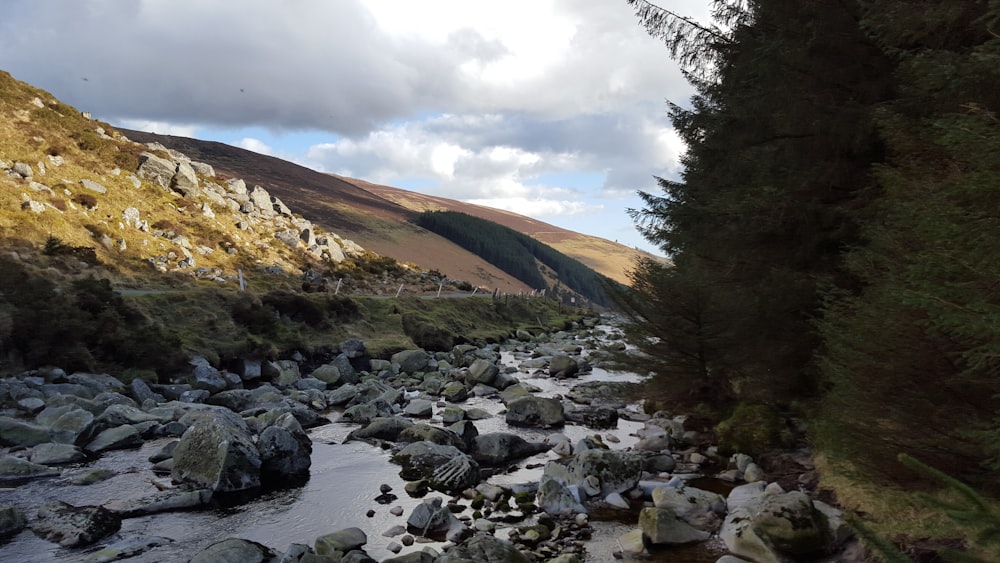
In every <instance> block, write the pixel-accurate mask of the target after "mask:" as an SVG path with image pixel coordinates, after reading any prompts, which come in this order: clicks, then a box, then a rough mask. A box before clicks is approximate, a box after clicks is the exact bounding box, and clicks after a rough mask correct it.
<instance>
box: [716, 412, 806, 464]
mask: <svg viewBox="0 0 1000 563" xmlns="http://www.w3.org/2000/svg"><path fill="white" fill-rule="evenodd" d="M715 434H716V437H717V438H718V441H719V451H720V452H722V453H723V454H733V453H746V454H750V455H754V456H757V455H760V454H762V453H766V452H769V451H773V450H775V449H778V448H780V447H782V446H788V445H790V444H788V437H789V433H788V430H787V429H786V427H785V423H784V420H783V419H782V417H781V415H780V413H778V412H777V411H775V410H774V409H773V408H772V407H769V406H767V405H760V404H757V405H751V404H740V405H738V406H737V407H736V410H734V411H733V414H732V415H731V416H730V417H729V418H727V419H726V420H723V421H722V422H720V423H719V424H718V426H716V427H715Z"/></svg>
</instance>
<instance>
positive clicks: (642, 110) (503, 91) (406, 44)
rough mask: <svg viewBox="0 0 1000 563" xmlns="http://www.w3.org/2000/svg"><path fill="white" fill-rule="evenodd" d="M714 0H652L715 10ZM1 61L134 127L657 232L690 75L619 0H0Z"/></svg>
mask: <svg viewBox="0 0 1000 563" xmlns="http://www.w3.org/2000/svg"><path fill="white" fill-rule="evenodd" d="M707 3H708V0H662V2H661V3H660V5H662V6H664V7H668V8H671V9H673V10H676V11H678V12H681V13H684V14H689V15H691V16H693V17H696V18H697V19H700V20H702V21H706V20H707V16H706V14H707ZM3 11H4V13H3V17H2V18H0V69H2V70H6V71H8V72H10V73H11V74H12V75H13V76H14V77H15V78H17V79H19V80H23V81H26V82H29V83H31V84H32V85H34V86H38V87H40V88H44V89H46V90H48V91H49V92H52V93H53V94H54V95H55V96H56V97H58V98H59V99H61V100H62V101H64V102H66V103H69V104H71V105H73V106H76V107H77V108H79V109H81V110H84V111H90V112H91V113H93V114H94V116H95V117H98V118H99V119H102V120H104V121H108V122H110V123H112V124H113V125H118V126H122V127H127V128H133V129H141V130H146V131H154V132H157V133H169V134H174V135H184V136H189V137H196V138H199V139H208V140H215V141H221V142H225V143H228V144H232V145H238V146H241V147H244V148H247V149H251V150H254V151H257V152H260V153H265V154H270V155H274V156H278V157H281V158H285V159H287V160H291V161H294V162H297V163H300V164H303V165H306V166H309V167H311V168H314V169H317V170H320V171H325V172H335V173H338V174H344V175H348V176H353V177H357V178H362V179H365V180H368V181H372V182H377V183H384V184H388V185H393V186H398V187H402V188H406V189H411V190H414V191H419V192H422V193H427V194H431V195H437V196H442V197H449V198H453V199H459V200H463V201H470V202H474V203H480V204H483V205H489V206H492V207H500V208H503V209H509V210H512V211H515V212H517V213H521V214H524V215H528V216H531V217H535V218H537V219H541V220H543V221H547V222H549V223H552V224H555V225H558V226H561V227H565V228H569V229H572V230H576V231H580V232H584V233H588V234H593V235H597V236H601V237H604V238H607V239H610V240H618V241H620V242H622V243H625V244H628V245H632V246H638V247H640V248H644V249H647V250H655V249H653V248H652V247H651V246H650V245H649V244H648V243H646V242H645V241H644V240H643V239H642V238H641V236H639V235H638V233H636V232H635V229H634V227H633V225H632V223H631V220H630V218H629V217H628V215H627V213H626V209H627V208H630V207H633V208H634V207H641V202H640V201H639V199H638V198H637V197H636V195H635V192H636V191H637V190H647V191H656V185H655V181H654V179H653V176H654V175H655V176H662V177H668V178H675V177H676V175H677V173H678V156H679V154H680V153H681V151H683V144H682V143H681V142H680V141H679V140H678V139H677V137H676V136H675V135H674V133H673V131H672V130H671V128H670V123H669V121H668V120H667V119H666V103H665V102H666V101H667V100H670V101H673V102H678V103H684V104H686V103H687V100H688V98H689V97H690V95H691V90H690V88H689V86H688V85H687V84H686V83H685V81H684V80H683V78H682V77H681V75H680V73H679V71H678V70H677V68H676V65H674V63H673V62H672V61H671V60H670V58H669V57H668V54H667V50H666V47H664V46H663V45H662V44H661V43H660V42H658V41H657V40H655V39H652V38H650V37H648V36H647V35H646V34H645V32H644V31H643V29H642V28H641V27H640V26H639V25H638V23H637V20H636V18H635V15H634V13H633V12H632V9H631V8H630V7H629V6H628V5H627V4H626V3H625V0H505V1H502V2H498V1H495V0H494V1H491V2H485V1H479V0H420V1H416V0H280V1H279V0H239V1H233V0H4V10H3Z"/></svg>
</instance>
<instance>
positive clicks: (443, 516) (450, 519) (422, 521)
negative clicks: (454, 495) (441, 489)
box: [406, 497, 461, 539]
mask: <svg viewBox="0 0 1000 563" xmlns="http://www.w3.org/2000/svg"><path fill="white" fill-rule="evenodd" d="M460 525H461V523H460V522H459V520H458V519H457V518H455V515H454V514H452V513H451V511H450V510H448V507H446V506H442V502H441V498H440V497H434V498H431V499H424V501H423V502H421V503H420V504H418V505H417V506H416V507H414V508H413V512H411V513H410V516H409V518H407V520H406V526H407V529H409V530H410V531H411V532H412V533H414V534H417V535H419V536H423V537H426V538H432V539H442V538H443V537H444V536H445V535H446V534H447V533H448V532H449V531H450V530H451V529H453V528H455V527H456V526H460Z"/></svg>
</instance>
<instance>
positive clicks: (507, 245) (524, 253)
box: [417, 211, 610, 306]
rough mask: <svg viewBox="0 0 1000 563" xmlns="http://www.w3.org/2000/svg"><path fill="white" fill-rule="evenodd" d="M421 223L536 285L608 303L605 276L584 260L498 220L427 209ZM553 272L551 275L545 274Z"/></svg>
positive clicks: (526, 281) (603, 304)
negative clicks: (568, 291)
mask: <svg viewBox="0 0 1000 563" xmlns="http://www.w3.org/2000/svg"><path fill="white" fill-rule="evenodd" d="M417 221H418V223H419V224H420V225H421V226H422V227H424V228H426V229H428V230H431V231H434V232H435V233H438V234H440V235H442V236H444V237H446V238H448V239H449V240H452V241H454V242H455V243H456V244H458V245H460V246H462V247H463V248H467V249H469V250H471V251H472V252H475V253H476V254H478V255H479V256H482V257H483V258H485V259H486V260H488V261H490V262H491V263H493V264H495V265H497V266H498V267H500V268H502V269H503V270H504V271H507V272H510V273H511V274H512V275H514V276H516V277H517V278H518V279H520V280H521V281H523V282H525V283H526V284H528V285H529V286H531V287H532V288H534V289H548V290H553V291H560V290H562V289H563V288H565V289H568V290H570V291H571V292H574V293H578V294H580V295H582V296H583V297H584V298H586V299H587V300H589V301H591V302H593V303H596V304H598V305H602V306H606V305H608V298H607V296H606V295H605V293H604V289H603V287H602V283H609V282H610V280H606V279H604V280H602V279H601V276H599V275H598V274H597V273H596V272H594V271H593V270H591V269H590V268H587V267H586V266H584V265H583V264H581V263H580V262H578V261H576V260H573V259H572V258H569V257H568V256H566V255H564V254H562V253H560V252H558V251H556V250H554V249H553V248H551V247H549V246H547V245H544V244H542V243H540V242H538V241H537V240H535V239H533V238H531V237H529V236H527V235H525V234H522V233H519V232H517V231H515V230H513V229H509V228H507V227H504V226H503V225H499V224H497V223H493V222H490V221H486V220H484V219H480V218H478V217H473V216H472V215H466V214H464V213H456V212H454V211H426V212H424V213H421V214H420V217H419V218H418V220H417ZM546 272H550V273H551V277H548V276H546V275H545V273H546Z"/></svg>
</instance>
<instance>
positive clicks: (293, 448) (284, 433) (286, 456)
mask: <svg viewBox="0 0 1000 563" xmlns="http://www.w3.org/2000/svg"><path fill="white" fill-rule="evenodd" d="M257 450H258V451H259V452H260V473H261V478H262V479H263V480H265V481H280V480H281V479H283V478H285V477H294V476H300V475H306V474H308V473H309V467H310V466H311V465H312V440H310V439H309V435H308V434H306V433H305V431H304V430H302V426H300V425H299V423H298V421H297V420H295V417H294V416H292V415H291V414H289V413H284V414H282V415H280V416H279V417H278V418H277V420H275V421H274V423H273V424H272V425H270V426H268V427H267V428H265V429H264V431H263V432H261V433H260V436H259V437H258V439H257Z"/></svg>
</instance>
